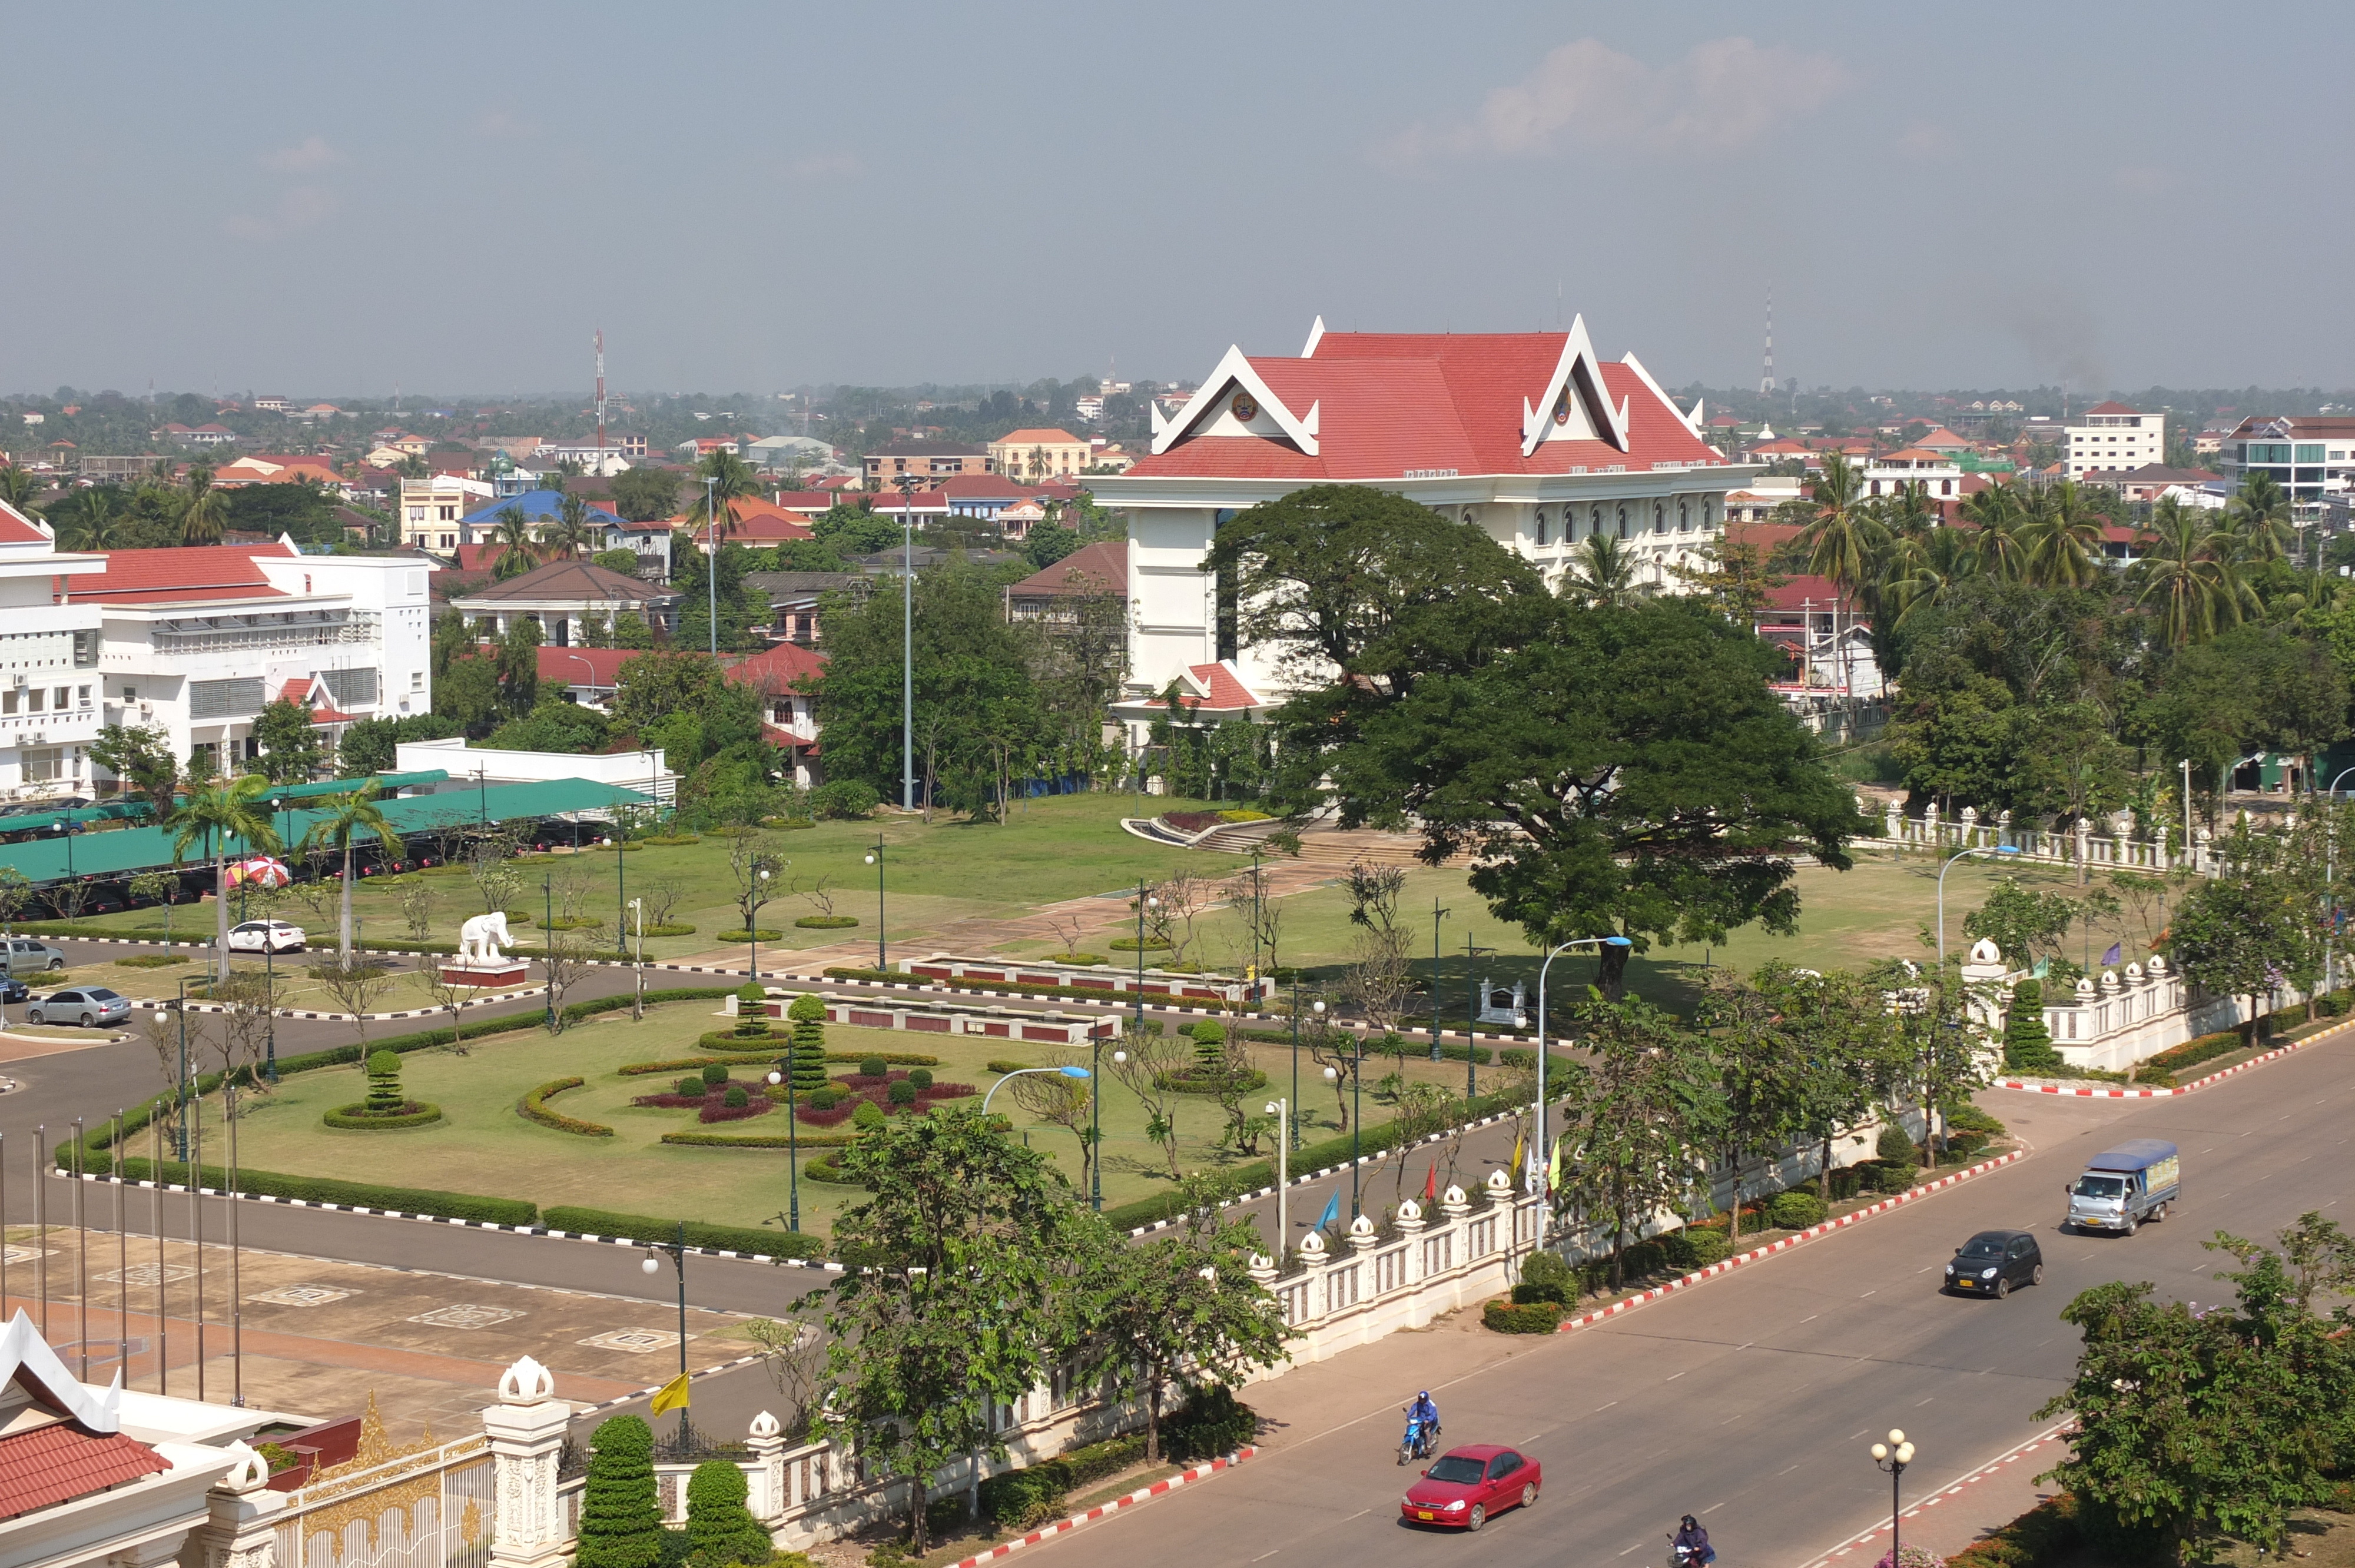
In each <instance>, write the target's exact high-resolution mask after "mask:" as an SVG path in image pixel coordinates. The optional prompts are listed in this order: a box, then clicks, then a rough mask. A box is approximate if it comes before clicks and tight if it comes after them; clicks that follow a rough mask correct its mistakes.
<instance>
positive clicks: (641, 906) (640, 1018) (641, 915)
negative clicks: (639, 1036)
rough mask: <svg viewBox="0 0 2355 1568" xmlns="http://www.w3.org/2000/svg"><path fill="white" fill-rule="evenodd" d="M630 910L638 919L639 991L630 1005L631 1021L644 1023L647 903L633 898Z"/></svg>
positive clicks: (641, 899)
mask: <svg viewBox="0 0 2355 1568" xmlns="http://www.w3.org/2000/svg"><path fill="white" fill-rule="evenodd" d="M630 908H631V909H632V910H633V911H634V912H635V914H636V915H637V917H638V964H637V969H638V991H637V995H636V997H635V999H634V1000H633V1001H631V1003H630V1019H631V1022H644V1021H645V1016H646V901H645V899H643V898H633V899H631V900H630Z"/></svg>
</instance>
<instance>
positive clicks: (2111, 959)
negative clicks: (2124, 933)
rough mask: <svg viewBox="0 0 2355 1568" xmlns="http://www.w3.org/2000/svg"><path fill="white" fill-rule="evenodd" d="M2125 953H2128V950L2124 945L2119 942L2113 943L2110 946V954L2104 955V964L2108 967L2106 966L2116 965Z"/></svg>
mask: <svg viewBox="0 0 2355 1568" xmlns="http://www.w3.org/2000/svg"><path fill="white" fill-rule="evenodd" d="M2125 951H2126V948H2125V947H2124V945H2123V944H2120V943H2117V942H2112V943H2111V944H2110V950H2109V951H2108V952H2106V953H2104V954H2103V955H2102V962H2103V963H2104V964H2105V965H2106V964H2114V963H2116V962H2117V961H2118V959H2119V957H2120V955H2122V954H2123V953H2124V952H2125Z"/></svg>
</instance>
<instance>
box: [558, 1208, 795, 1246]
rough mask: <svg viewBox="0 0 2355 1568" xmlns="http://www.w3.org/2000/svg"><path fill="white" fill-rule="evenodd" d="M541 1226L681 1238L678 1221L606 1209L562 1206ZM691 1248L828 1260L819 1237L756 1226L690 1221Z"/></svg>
mask: <svg viewBox="0 0 2355 1568" xmlns="http://www.w3.org/2000/svg"><path fill="white" fill-rule="evenodd" d="M540 1223H541V1224H545V1225H546V1226H547V1227H548V1228H549V1230H552V1231H572V1232H575V1233H577V1234H581V1235H591V1236H623V1237H626V1238H627V1239H629V1240H631V1241H637V1242H674V1241H677V1239H678V1234H679V1232H678V1222H677V1220H658V1219H655V1218H654V1217H653V1216H651V1215H647V1214H617V1213H613V1212H612V1211H610V1210H606V1209H583V1208H578V1207H573V1206H570V1205H559V1207H557V1208H553V1209H550V1210H549V1211H548V1212H547V1213H545V1214H543V1215H541V1216H540ZM687 1245H689V1246H708V1247H716V1248H718V1249H719V1250H720V1251H723V1252H757V1253H762V1254H765V1255H768V1256H770V1257H824V1256H825V1255H826V1243H825V1242H823V1241H820V1240H819V1239H818V1238H817V1237H815V1236H811V1235H798V1234H794V1233H793V1232H791V1231H764V1230H762V1229H759V1228H758V1227H756V1226H752V1225H714V1224H705V1223H704V1222H703V1221H701V1220H689V1221H687Z"/></svg>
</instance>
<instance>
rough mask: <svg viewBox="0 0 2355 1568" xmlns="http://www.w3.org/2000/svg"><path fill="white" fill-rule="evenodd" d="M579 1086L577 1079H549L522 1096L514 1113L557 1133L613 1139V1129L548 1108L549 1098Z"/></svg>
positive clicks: (579, 1080)
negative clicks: (550, 1128) (553, 1129)
mask: <svg viewBox="0 0 2355 1568" xmlns="http://www.w3.org/2000/svg"><path fill="white" fill-rule="evenodd" d="M580 1086H581V1079H579V1078H555V1079H551V1080H549V1082H547V1083H545V1084H542V1085H540V1086H539V1087H538V1088H536V1089H534V1090H532V1091H531V1093H529V1094H527V1095H526V1096H524V1097H523V1098H522V1100H521V1101H519V1102H518V1103H517V1106H516V1111H517V1114H518V1115H520V1116H521V1117H522V1118H524V1120H526V1121H536V1122H538V1124H539V1125H540V1126H542V1127H552V1128H555V1129H556V1130H557V1131H559V1132H570V1133H578V1134H579V1135H580V1136H581V1137H582V1138H611V1137H613V1128H610V1127H607V1126H605V1125H604V1124H602V1122H593V1121H584V1120H582V1119H581V1118H579V1117H575V1116H566V1115H565V1114H564V1113H563V1112H562V1111H554V1110H550V1109H549V1108H548V1101H549V1097H551V1096H553V1095H559V1094H562V1093H563V1092H564V1091H565V1090H567V1089H577V1088H579V1087H580Z"/></svg>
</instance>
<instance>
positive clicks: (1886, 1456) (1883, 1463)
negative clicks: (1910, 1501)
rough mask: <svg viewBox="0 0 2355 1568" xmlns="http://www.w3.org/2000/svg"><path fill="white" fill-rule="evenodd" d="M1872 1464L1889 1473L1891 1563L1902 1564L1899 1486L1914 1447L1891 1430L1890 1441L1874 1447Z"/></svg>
mask: <svg viewBox="0 0 2355 1568" xmlns="http://www.w3.org/2000/svg"><path fill="white" fill-rule="evenodd" d="M1872 1462H1873V1463H1874V1464H1875V1465H1878V1466H1879V1467H1881V1468H1882V1469H1884V1470H1886V1471H1888V1472H1889V1561H1890V1562H1891V1563H1900V1562H1902V1561H1903V1559H1902V1558H1901V1557H1899V1556H1898V1554H1897V1524H1898V1519H1899V1511H1900V1510H1899V1509H1898V1504H1899V1502H1900V1501H1901V1500H1902V1499H1900V1497H1899V1492H1898V1488H1899V1484H1900V1483H1901V1482H1902V1481H1903V1480H1904V1478H1905V1467H1906V1466H1908V1465H1910V1464H1912V1463H1913V1444H1911V1443H1908V1442H1907V1441H1905V1434H1904V1433H1902V1432H1901V1431H1899V1430H1897V1429H1896V1428H1895V1427H1891V1428H1890V1431H1889V1441H1888V1442H1886V1443H1875V1444H1874V1445H1873V1446H1872Z"/></svg>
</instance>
